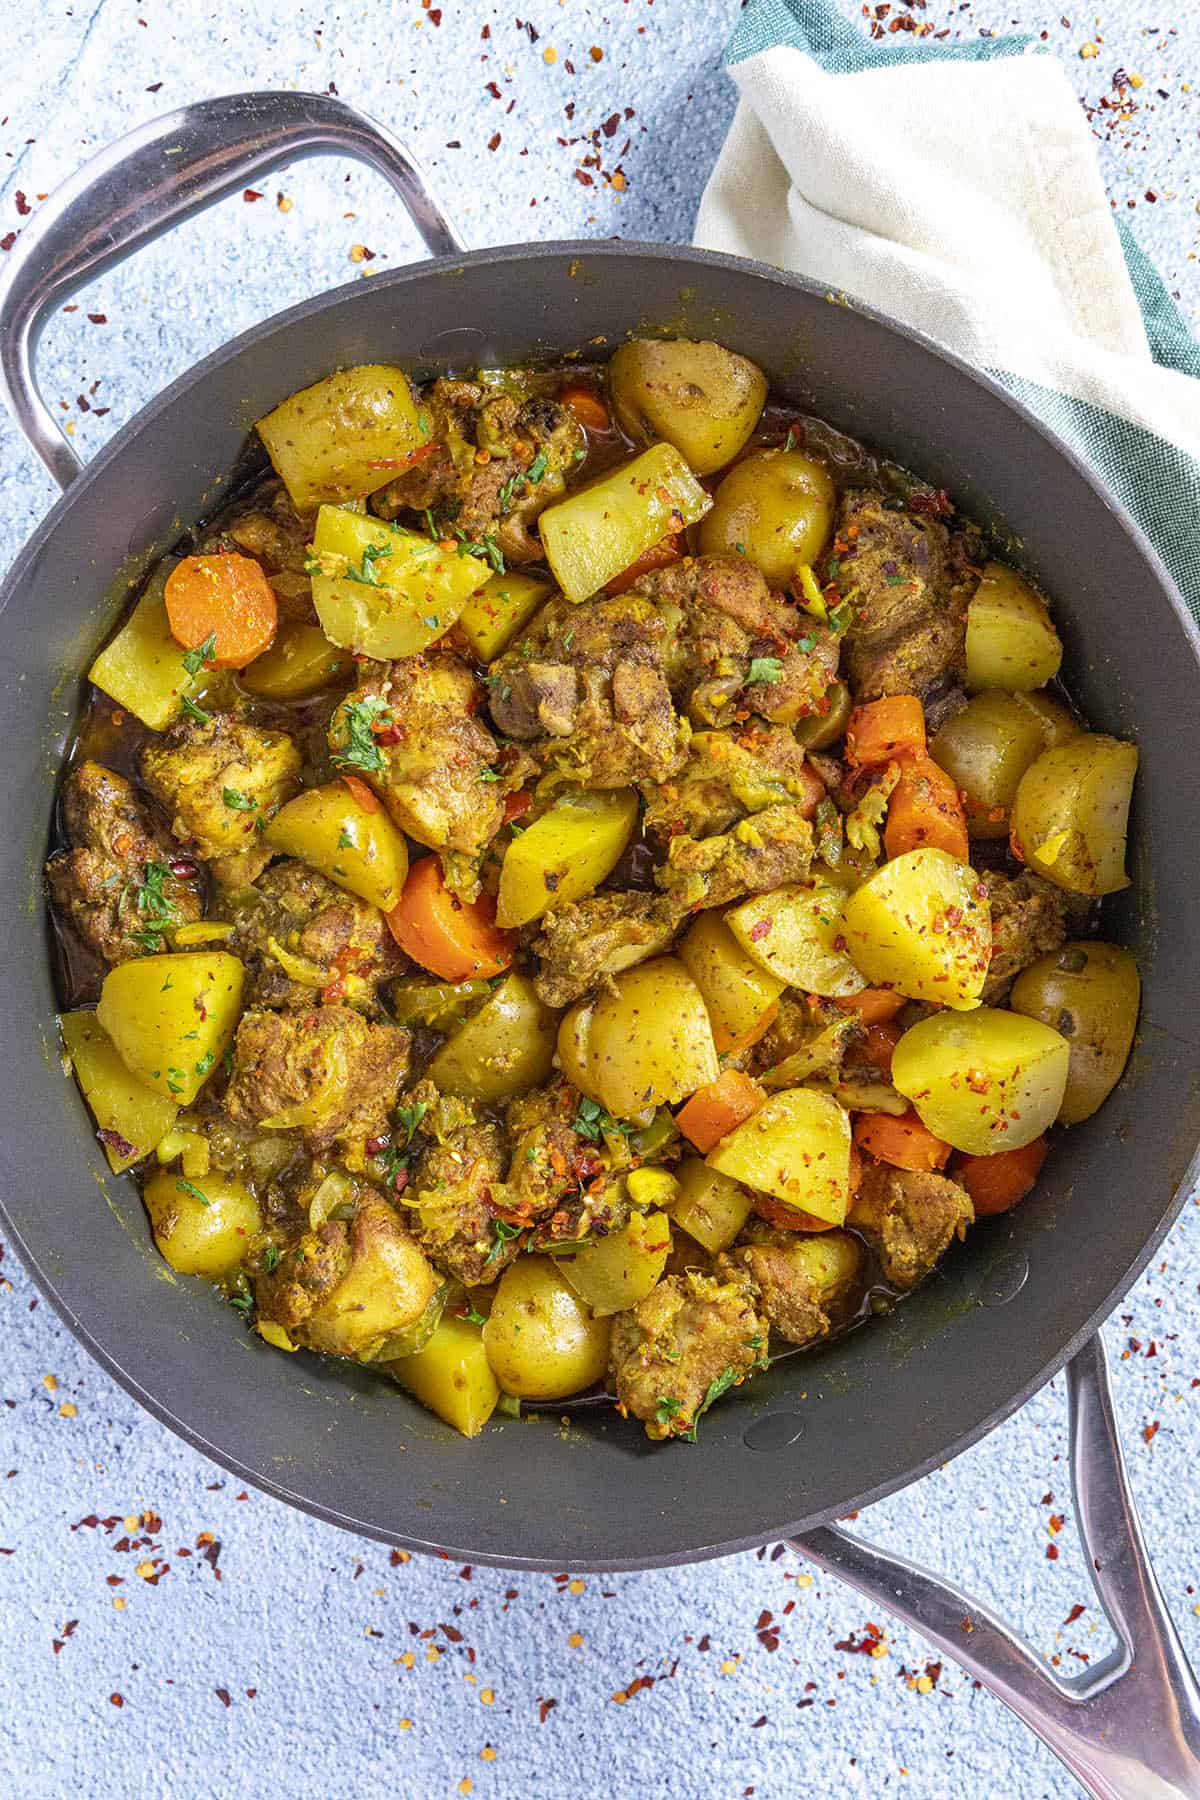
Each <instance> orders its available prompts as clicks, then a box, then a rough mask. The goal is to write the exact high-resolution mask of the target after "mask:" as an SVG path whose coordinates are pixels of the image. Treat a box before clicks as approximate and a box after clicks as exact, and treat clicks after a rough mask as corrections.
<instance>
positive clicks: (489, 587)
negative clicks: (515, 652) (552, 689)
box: [458, 569, 554, 663]
mask: <svg viewBox="0 0 1200 1800" xmlns="http://www.w3.org/2000/svg"><path fill="white" fill-rule="evenodd" d="M553 592H554V589H553V587H552V586H551V584H550V583H549V582H548V581H540V580H539V579H538V578H537V576H536V575H522V574H520V573H519V572H518V571H517V570H515V569H509V570H507V571H506V572H505V573H504V574H503V575H493V576H492V578H491V580H490V581H489V582H487V584H486V585H485V586H484V587H482V588H480V590H479V592H478V593H477V594H474V595H472V597H471V599H470V600H468V601H467V604H466V605H465V606H464V608H463V610H462V612H461V613H460V614H459V618H458V629H459V630H460V631H461V632H462V634H463V636H464V637H465V638H466V640H467V642H468V644H470V646H471V648H472V650H473V651H474V652H475V655H476V657H477V658H478V659H479V661H480V662H481V663H490V662H494V661H495V659H496V658H497V657H498V656H499V655H500V653H501V651H502V650H507V648H508V646H509V645H510V644H511V643H512V641H513V639H514V638H515V637H516V635H517V633H518V632H519V631H523V630H524V629H525V627H526V625H528V623H529V621H530V619H532V617H533V615H534V613H535V612H536V611H537V609H538V607H539V606H540V605H541V604H542V601H543V600H545V599H546V597H547V595H549V594H552V593H553Z"/></svg>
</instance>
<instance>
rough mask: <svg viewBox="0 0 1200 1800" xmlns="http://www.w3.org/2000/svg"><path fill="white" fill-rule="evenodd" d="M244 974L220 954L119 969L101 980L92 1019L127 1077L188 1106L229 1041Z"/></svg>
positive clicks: (155, 959)
mask: <svg viewBox="0 0 1200 1800" xmlns="http://www.w3.org/2000/svg"><path fill="white" fill-rule="evenodd" d="M244 974H245V971H244V969H243V967H242V965H241V963H240V962H239V961H238V959H237V957H236V956H230V955H229V953H228V951H226V950H186V951H181V952H178V953H176V954H172V955H169V956H143V957H139V958H137V959H136V960H135V961H133V962H124V963H118V964H117V966H116V968H115V969H110V970H109V972H108V974H107V975H106V976H105V977H104V986H103V987H102V988H101V990H100V1003H99V1005H98V1006H97V1008H96V1017H97V1019H98V1020H99V1021H100V1024H101V1025H102V1026H103V1027H104V1029H105V1031H107V1033H108V1035H109V1037H110V1038H111V1039H112V1041H113V1043H114V1045H115V1046H116V1048H117V1051H118V1053H119V1055H120V1057H121V1060H122V1062H123V1063H124V1064H125V1067H126V1068H127V1069H128V1070H129V1071H130V1073H131V1074H133V1075H136V1076H137V1077H138V1079H139V1080H140V1081H143V1082H145V1084H146V1085H147V1086H148V1087H151V1088H153V1089H154V1092H155V1093H156V1094H162V1095H163V1096H164V1097H165V1098H166V1099H168V1100H177V1101H178V1102H179V1104H180V1105H181V1106H190V1105H191V1103H192V1101H193V1100H194V1099H195V1098H196V1095H197V1094H198V1093H199V1092H200V1089H201V1088H202V1087H203V1086H204V1083H205V1082H206V1081H207V1080H208V1077H209V1076H210V1075H211V1074H212V1071H213V1069H214V1068H215V1067H216V1065H217V1063H218V1062H219V1061H220V1059H221V1057H222V1056H223V1055H224V1054H225V1051H226V1049H227V1048H228V1046H229V1045H230V1044H231V1043H232V1042H233V1034H234V1032H235V1031H236V1030H237V1022H238V1017H239V1015H240V1012H241V1004H242V980H243V977H244ZM162 1135H163V1134H162V1132H161V1131H160V1132H159V1133H158V1134H157V1137H156V1138H155V1140H154V1141H155V1142H157V1141H158V1138H159V1137H161V1136H162Z"/></svg>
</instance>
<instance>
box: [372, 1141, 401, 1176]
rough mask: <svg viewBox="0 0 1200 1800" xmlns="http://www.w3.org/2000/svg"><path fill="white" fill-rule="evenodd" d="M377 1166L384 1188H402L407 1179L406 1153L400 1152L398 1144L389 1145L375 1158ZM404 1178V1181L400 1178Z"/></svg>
mask: <svg viewBox="0 0 1200 1800" xmlns="http://www.w3.org/2000/svg"><path fill="white" fill-rule="evenodd" d="M375 1161H376V1162H377V1163H378V1164H379V1173H380V1179H381V1181H382V1182H383V1185H384V1186H385V1187H403V1186H404V1185H405V1182H406V1181H407V1179H408V1176H407V1170H408V1161H409V1158H408V1151H407V1150H401V1148H400V1146H399V1145H398V1144H389V1145H388V1147H387V1149H386V1150H381V1151H380V1152H379V1155H378V1156H377V1157H376V1158H375ZM401 1176H404V1181H401V1179H400V1177H401Z"/></svg>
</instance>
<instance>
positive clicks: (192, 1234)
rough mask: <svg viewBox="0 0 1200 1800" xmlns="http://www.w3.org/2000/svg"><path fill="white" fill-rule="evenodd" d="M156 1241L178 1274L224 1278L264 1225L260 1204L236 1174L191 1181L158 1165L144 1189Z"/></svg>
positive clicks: (244, 1253)
mask: <svg viewBox="0 0 1200 1800" xmlns="http://www.w3.org/2000/svg"><path fill="white" fill-rule="evenodd" d="M142 1199H143V1200H144V1201H145V1204H146V1211H147V1212H148V1213H149V1215H150V1223H151V1225H152V1226H153V1228H154V1242H155V1243H156V1244H157V1245H158V1248H159V1251H160V1252H161V1254H162V1255H163V1256H164V1257H165V1258H166V1260H167V1262H169V1263H170V1265H171V1267H172V1268H173V1269H176V1270H178V1272H179V1274H180V1275H203V1276H204V1278H205V1280H206V1281H221V1280H223V1279H224V1278H225V1276H227V1275H232V1274H233V1271H234V1270H235V1269H236V1268H237V1266H238V1264H239V1263H240V1262H242V1261H243V1259H244V1257H245V1255H246V1251H247V1250H248V1248H249V1246H250V1240H251V1238H253V1236H254V1234H255V1232H256V1231H258V1230H259V1229H260V1226H261V1220H260V1218H259V1212H258V1202H257V1201H256V1200H255V1198H254V1196H253V1195H252V1194H251V1192H250V1190H249V1188H247V1187H245V1186H243V1184H242V1183H241V1182H240V1181H237V1180H235V1179H234V1177H233V1176H232V1175H222V1174H220V1173H217V1172H214V1173H212V1174H209V1175H202V1176H198V1177H197V1178H196V1180H194V1181H189V1180H188V1179H187V1178H186V1177H185V1176H183V1175H178V1174H176V1173H175V1171H174V1170H173V1169H160V1170H159V1171H158V1172H157V1173H156V1174H154V1175H151V1176H150V1178H149V1180H148V1181H147V1182H146V1184H145V1186H144V1187H143V1189H142Z"/></svg>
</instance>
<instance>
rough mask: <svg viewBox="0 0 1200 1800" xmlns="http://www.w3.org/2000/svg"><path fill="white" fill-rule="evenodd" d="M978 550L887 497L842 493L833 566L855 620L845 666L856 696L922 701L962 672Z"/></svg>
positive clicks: (969, 541) (976, 580)
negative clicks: (891, 696) (897, 506)
mask: <svg viewBox="0 0 1200 1800" xmlns="http://www.w3.org/2000/svg"><path fill="white" fill-rule="evenodd" d="M974 549H975V546H974V542H973V540H972V539H971V538H970V537H969V536H968V535H967V534H966V533H963V532H953V533H952V532H950V531H949V530H947V528H946V526H945V525H943V524H941V523H940V522H939V521H938V520H936V519H930V518H925V517H921V516H914V515H913V514H912V513H911V512H900V511H897V510H895V509H894V508H893V507H889V506H888V505H887V503H886V502H885V500H884V497H883V495H882V494H879V493H872V492H870V491H867V490H863V489H857V490H853V491H851V492H850V493H847V494H846V495H845V496H844V498H843V500H842V505H841V510H840V512H839V515H838V522H837V529H836V531H835V533H834V548H833V560H834V561H836V563H837V581H838V585H839V586H840V588H841V591H842V592H843V593H844V594H845V595H846V597H847V599H848V600H849V601H850V603H851V607H852V610H853V615H854V617H853V622H852V624H851V625H850V627H849V629H848V630H847V632H846V663H847V671H848V679H849V682H850V685H851V687H852V689H853V690H854V695H855V698H856V699H857V700H859V701H863V700H875V699H878V698H879V697H880V696H881V695H884V694H922V695H924V694H926V693H929V692H930V691H931V690H933V689H936V688H939V687H940V686H944V685H948V684H951V683H953V682H954V681H956V680H957V679H958V678H959V677H960V676H961V675H962V673H963V670H964V668H965V662H966V629H967V604H968V602H969V601H970V598H971V595H972V594H973V593H974V591H975V589H976V587H977V586H978V584H979V568H978V567H977V566H975V565H974V564H973V563H972V562H971V560H970V557H971V555H972V553H973V552H974Z"/></svg>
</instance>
